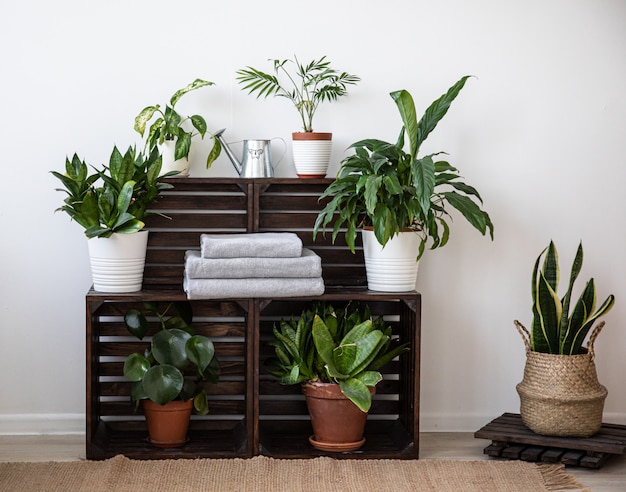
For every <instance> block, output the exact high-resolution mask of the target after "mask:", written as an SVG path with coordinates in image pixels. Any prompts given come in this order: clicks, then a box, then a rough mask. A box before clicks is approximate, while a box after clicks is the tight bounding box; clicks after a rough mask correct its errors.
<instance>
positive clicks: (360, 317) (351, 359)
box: [266, 303, 409, 452]
mask: <svg viewBox="0 0 626 492" xmlns="http://www.w3.org/2000/svg"><path fill="white" fill-rule="evenodd" d="M273 332H274V339H273V340H272V341H271V342H270V344H271V345H272V346H273V347H274V351H275V354H276V357H274V358H271V359H268V360H267V362H266V364H267V365H268V366H269V367H270V373H271V374H272V375H273V376H274V377H276V379H277V381H278V382H279V383H280V384H286V385H292V384H300V385H301V386H302V392H303V393H304V395H305V398H306V402H307V407H308V410H309V415H310V418H311V425H312V427H313V436H312V437H311V438H310V439H309V441H310V443H311V444H312V445H313V447H315V448H316V449H320V450H323V451H331V452H345V451H354V450H356V449H359V448H360V447H361V446H362V445H363V444H364V442H365V438H364V437H363V430H364V428H365V422H366V419H367V413H368V411H369V409H370V407H371V404H372V394H373V393H374V391H375V386H376V384H377V383H378V382H380V381H381V380H382V375H381V373H380V372H379V369H381V368H382V367H383V366H385V365H386V364H387V363H388V362H390V361H391V360H393V359H394V358H396V357H397V356H399V355H400V354H402V353H403V352H405V351H408V350H409V348H408V345H407V344H401V343H400V342H399V341H398V340H396V339H394V340H392V337H391V335H392V333H391V327H389V326H386V325H385V321H384V320H383V318H382V317H378V318H373V317H372V315H371V313H370V310H369V308H368V307H367V306H365V307H361V306H359V304H358V303H349V304H348V305H347V306H346V307H345V308H343V309H342V310H340V311H335V310H334V308H333V307H332V306H330V305H327V304H325V303H315V304H314V305H313V307H312V308H310V309H306V310H304V311H303V312H302V314H301V315H300V316H299V318H298V319H295V318H291V319H290V320H288V321H285V320H283V321H281V322H280V323H279V324H278V326H274V329H273Z"/></svg>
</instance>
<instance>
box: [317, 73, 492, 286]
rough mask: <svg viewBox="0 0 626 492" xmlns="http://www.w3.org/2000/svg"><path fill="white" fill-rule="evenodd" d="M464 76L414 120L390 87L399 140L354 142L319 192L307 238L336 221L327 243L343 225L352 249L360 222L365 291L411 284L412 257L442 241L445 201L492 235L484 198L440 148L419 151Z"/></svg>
mask: <svg viewBox="0 0 626 492" xmlns="http://www.w3.org/2000/svg"><path fill="white" fill-rule="evenodd" d="M467 79H468V76H464V77H462V78H461V79H460V80H459V81H458V82H456V83H455V84H454V85H453V86H452V87H450V89H448V91H447V92H446V93H445V94H444V95H442V96H441V97H440V98H439V99H437V100H436V101H434V102H433V103H432V104H431V105H430V106H429V107H428V109H426V111H425V113H424V115H423V116H422V117H421V118H420V120H419V121H418V120H417V113H416V110H415V104H414V102H413V97H412V96H411V94H410V93H409V92H407V91H406V90H400V91H395V92H392V93H391V97H392V99H393V100H394V102H395V103H396V106H397V108H398V110H399V112H400V116H401V118H402V123H403V126H402V129H401V130H400V135H399V137H398V140H397V141H396V142H395V143H389V142H385V141H382V140H378V139H366V140H361V141H358V142H356V143H354V144H352V145H351V146H350V148H352V149H354V154H353V155H350V156H348V157H346V158H345V159H344V160H343V161H342V162H341V167H340V169H339V172H338V174H337V177H336V179H335V180H334V181H333V182H332V183H331V184H330V185H329V186H328V187H327V188H326V190H325V191H324V193H323V194H322V195H321V197H320V200H321V199H324V198H329V201H328V203H327V204H326V206H325V207H324V209H322V211H321V212H320V213H319V214H318V217H317V220H316V221H315V226H314V229H313V237H315V236H316V235H317V233H318V232H319V231H325V229H326V227H327V226H328V225H329V224H330V223H331V222H332V221H334V225H333V233H332V240H333V242H334V241H335V239H336V237H337V235H338V233H339V232H340V230H342V228H343V227H346V232H345V238H346V243H347V245H348V246H349V247H350V249H351V250H352V252H354V251H355V242H356V237H357V231H358V230H359V229H362V231H363V248H364V254H365V267H366V273H367V278H368V287H369V289H371V290H379V291H392V292H399V291H406V290H413V289H414V286H415V280H416V275H417V267H418V264H417V260H419V259H420V258H421V256H422V254H423V253H424V250H425V247H426V244H427V242H428V241H430V243H431V245H430V248H431V249H435V248H440V247H442V246H445V245H446V243H447V242H448V238H449V234H450V225H449V223H448V222H449V220H450V213H449V207H452V208H454V209H456V210H457V211H458V212H460V213H461V215H462V216H463V217H464V218H465V219H466V220H467V221H468V222H469V223H470V224H471V225H472V226H473V227H474V228H476V229H477V230H478V231H479V232H480V233H481V234H483V235H485V234H486V233H487V232H489V234H490V236H491V238H492V239H493V224H492V222H491V219H490V217H489V214H488V213H487V212H485V211H484V210H482V209H481V205H482V198H481V196H480V195H479V193H478V191H477V190H476V189H475V188H474V187H472V186H470V185H468V184H467V183H465V182H464V181H463V179H462V177H461V175H460V173H459V170H458V169H457V168H455V167H453V166H452V165H451V164H450V163H449V162H447V161H446V160H443V159H440V158H439V156H440V155H441V154H442V153H441V152H440V153H436V154H429V155H424V156H422V157H418V153H419V150H420V147H421V145H422V143H423V142H424V141H425V140H426V138H427V137H428V135H429V134H430V133H431V132H432V131H433V130H434V129H435V127H436V126H437V124H438V123H439V121H440V120H441V119H442V118H443V117H444V116H445V115H446V113H447V111H448V109H449V107H450V105H451V103H452V102H453V101H454V100H455V98H456V97H457V95H458V94H459V92H460V91H461V89H462V88H463V86H464V85H465V82H466V81H467ZM405 144H406V145H408V151H407V150H405ZM388 259H389V260H391V261H390V262H387V261H386V260H388Z"/></svg>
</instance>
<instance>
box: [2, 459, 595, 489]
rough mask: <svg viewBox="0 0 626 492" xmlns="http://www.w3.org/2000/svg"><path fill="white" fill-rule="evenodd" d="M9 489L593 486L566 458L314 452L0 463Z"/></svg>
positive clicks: (534, 487) (552, 487) (500, 487)
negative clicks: (556, 461) (362, 456)
mask: <svg viewBox="0 0 626 492" xmlns="http://www.w3.org/2000/svg"><path fill="white" fill-rule="evenodd" d="M0 490H1V491H3V492H5V491H6V492H9V491H10V492H22V491H28V492H39V491H46V492H56V491H59V492H101V491H102V492H112V491H114V492H126V491H129V492H131V491H132V492H141V491H151V492H161V491H162V492H166V491H167V492H172V491H194V492H203V491H217V492H229V491H237V492H239V491H242V492H247V491H250V492H256V491H263V492H264V491H271V492H318V491H320V492H331V491H332V492H334V491H337V492H370V491H372V492H384V491H419V492H422V491H436V492H447V491H450V492H459V491H469V492H473V491H476V492H492V491H493V492H535V491H536V492H544V491H555V490H568V491H569V490H578V491H587V492H589V491H588V489H585V488H584V487H582V486H581V485H579V484H578V483H577V482H576V480H575V479H574V478H573V477H572V476H571V475H569V474H567V473H565V471H564V468H563V466H562V465H546V464H540V465H537V464H534V463H527V462H522V461H497V460H494V461H487V460H486V461H446V460H335V459H332V458H326V457H322V458H314V459H306V460H278V459H273V458H267V457H263V456H258V457H255V458H251V459H212V460H208V459H201V460H158V461H141V460H130V459H127V458H125V457H123V456H116V457H115V458H111V459H109V460H105V461H70V462H46V463H0Z"/></svg>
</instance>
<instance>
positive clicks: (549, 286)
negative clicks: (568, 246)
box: [530, 241, 615, 355]
mask: <svg viewBox="0 0 626 492" xmlns="http://www.w3.org/2000/svg"><path fill="white" fill-rule="evenodd" d="M544 255H545V256H544ZM542 256H544V260H543V265H542V267H541V269H540V268H539V264H540V262H541V257H542ZM582 264H583V247H582V243H580V244H579V245H578V250H577V252H576V257H575V258H574V262H573V264H572V270H571V273H570V278H569V284H568V288H567V291H566V292H565V296H563V297H562V298H559V295H558V293H557V291H558V286H559V278H560V268H559V257H558V253H557V250H556V247H555V245H554V242H553V241H550V245H549V246H548V247H547V248H546V249H544V250H543V251H542V253H541V254H540V255H539V257H538V258H537V261H536V262H535V267H534V269H533V283H532V297H533V306H532V309H533V320H532V324H531V328H530V345H531V350H534V351H536V352H545V353H549V354H563V355H575V354H579V353H580V352H581V348H582V344H583V341H584V340H585V338H586V337H587V334H588V333H589V330H590V329H591V327H592V326H593V324H594V323H595V322H596V321H597V320H598V318H600V317H601V316H602V315H604V314H606V313H608V312H609V311H610V310H611V308H612V307H613V304H614V303H615V296H613V295H612V294H611V295H610V296H608V297H607V298H606V300H605V301H604V302H603V303H602V305H601V306H600V307H599V308H598V309H597V310H596V286H595V282H594V280H593V278H591V279H590V280H588V281H587V283H586V285H585V288H584V289H583V291H582V294H581V295H580V297H579V298H578V300H577V301H576V303H575V304H574V307H573V309H572V310H571V312H570V304H571V297H572V289H573V287H574V282H575V281H576V279H577V277H578V274H579V273H580V270H581V268H582Z"/></svg>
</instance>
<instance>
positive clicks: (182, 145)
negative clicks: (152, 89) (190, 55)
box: [134, 79, 222, 169]
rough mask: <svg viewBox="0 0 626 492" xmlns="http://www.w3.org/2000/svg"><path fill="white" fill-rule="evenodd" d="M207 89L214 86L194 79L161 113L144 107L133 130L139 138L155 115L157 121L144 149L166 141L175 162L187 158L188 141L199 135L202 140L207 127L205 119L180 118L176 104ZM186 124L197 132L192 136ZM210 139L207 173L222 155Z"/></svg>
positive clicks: (199, 117)
mask: <svg viewBox="0 0 626 492" xmlns="http://www.w3.org/2000/svg"><path fill="white" fill-rule="evenodd" d="M208 85H214V83H213V82H208V81H206V80H202V79H196V80H194V81H193V82H192V83H191V84H189V85H187V86H186V87H183V88H182V89H180V90H178V91H176V92H175V93H174V95H173V96H172V97H171V98H170V102H169V104H166V105H165V109H161V106H160V105H158V104H156V105H154V106H147V107H145V108H144V109H142V110H141V112H140V113H139V114H138V115H137V116H136V117H135V125H134V128H135V131H136V132H137V133H139V134H140V135H141V136H142V137H143V136H144V133H145V131H146V126H147V125H148V123H149V122H150V120H151V119H152V118H153V117H154V116H155V115H157V118H156V120H154V122H153V123H152V124H151V125H150V130H149V132H148V136H147V139H146V148H148V149H153V148H154V147H156V146H157V144H162V143H163V142H164V141H166V140H174V141H175V142H176V143H175V147H174V159H175V160H178V159H182V158H187V157H188V156H189V151H190V149H191V139H192V138H193V137H194V136H196V135H200V137H201V138H204V136H205V135H206V133H207V124H206V121H205V119H204V118H203V117H202V116H200V115H199V114H194V115H192V116H187V117H185V118H183V117H182V116H181V115H180V114H178V113H177V112H176V110H175V109H174V108H175V106H176V103H177V102H178V101H179V100H180V98H181V97H183V96H184V95H185V94H187V93H188V92H191V91H194V90H196V89H200V88H201V87H205V86H208ZM188 120H189V121H190V122H191V125H192V126H193V128H194V129H195V130H196V132H195V133H194V132H193V131H188V130H186V129H185V128H184V126H183V125H184V124H185V122H186V121H188ZM211 138H212V140H213V147H212V149H211V151H210V152H209V155H208V156H207V161H206V167H207V169H208V168H209V167H211V164H213V162H214V161H215V159H217V158H218V157H219V155H220V153H221V151H222V146H221V144H220V143H219V141H218V140H217V139H216V138H215V136H211Z"/></svg>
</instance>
